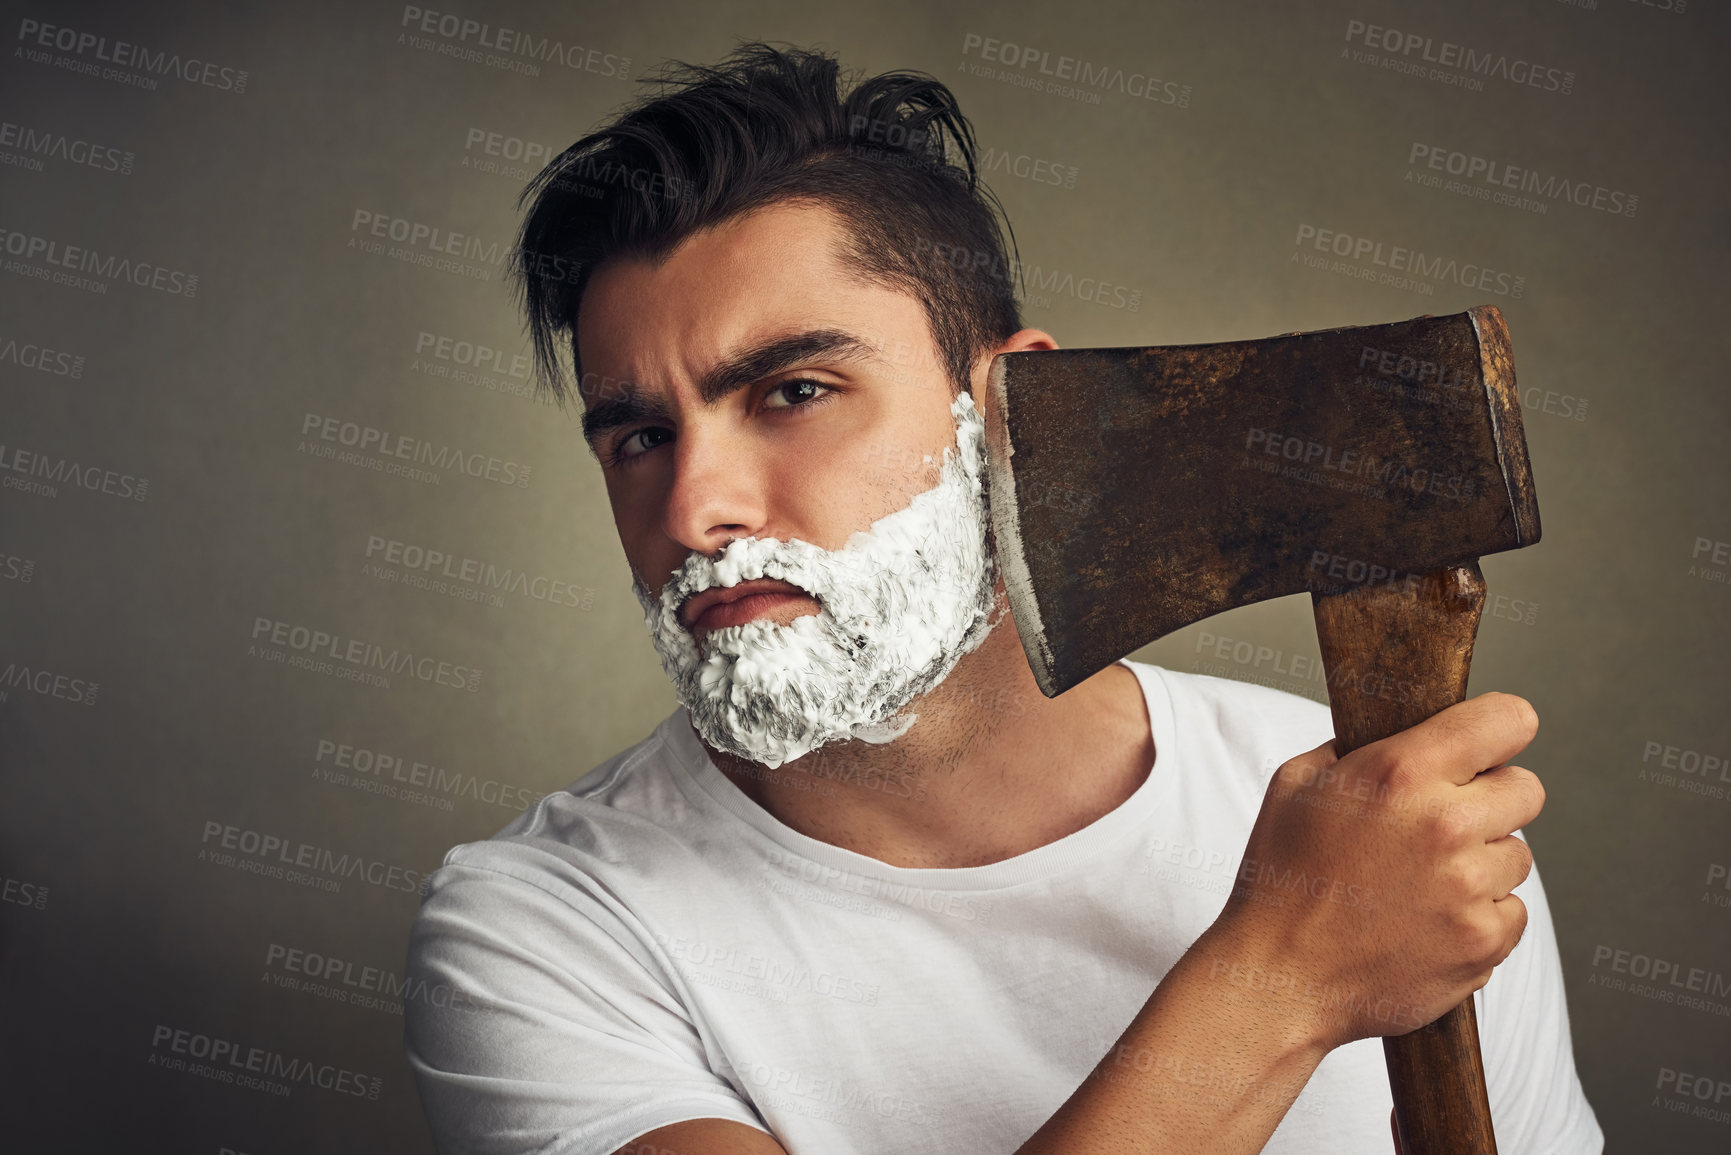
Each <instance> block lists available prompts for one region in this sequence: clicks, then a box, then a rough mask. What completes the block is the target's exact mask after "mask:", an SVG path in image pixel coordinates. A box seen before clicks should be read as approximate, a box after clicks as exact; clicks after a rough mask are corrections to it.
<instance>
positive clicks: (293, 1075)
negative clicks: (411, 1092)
mask: <svg viewBox="0 0 1731 1155" xmlns="http://www.w3.org/2000/svg"><path fill="white" fill-rule="evenodd" d="M188 1059H191V1060H193V1062H192V1063H191V1064H188V1062H187V1060H188ZM149 1063H150V1065H151V1066H153V1067H166V1068H168V1069H169V1070H171V1071H184V1072H185V1073H187V1074H192V1075H202V1076H204V1077H206V1078H210V1079H214V1080H215V1081H217V1082H219V1083H234V1084H236V1085H239V1086H246V1087H250V1088H252V1089H254V1090H260V1091H269V1092H270V1093H272V1094H277V1095H284V1096H286V1095H287V1094H288V1093H289V1092H290V1091H291V1090H292V1089H293V1088H294V1086H295V1085H296V1084H300V1085H303V1086H308V1087H317V1088H319V1089H320V1090H325V1091H331V1092H333V1093H335V1094H338V1095H353V1096H354V1097H355V1098H357V1099H377V1098H378V1097H379V1092H380V1091H381V1090H383V1089H384V1085H385V1081H384V1080H383V1079H381V1078H379V1077H378V1076H377V1075H365V1074H362V1073H361V1072H359V1071H351V1070H349V1069H348V1068H347V1067H341V1066H338V1065H337V1064H335V1063H315V1062H313V1061H312V1060H310V1059H297V1058H294V1057H293V1056H290V1055H285V1054H283V1053H282V1052H280V1051H273V1050H271V1049H269V1048H268V1047H253V1046H248V1045H246V1044H245V1043H238V1042H235V1041H234V1040H232V1039H221V1038H217V1037H215V1036H213V1035H205V1034H200V1033H199V1032H197V1031H191V1030H187V1029H185V1028H182V1027H171V1026H168V1025H166V1024H163V1023H158V1024H157V1025H156V1029H155V1030H154V1031H153V1032H151V1036H150V1059H149ZM261 1080H262V1081H266V1082H268V1083H271V1084H274V1085H273V1086H261V1085H260V1081H261Z"/></svg>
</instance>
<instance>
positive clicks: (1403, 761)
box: [1198, 693, 1545, 1047]
mask: <svg viewBox="0 0 1731 1155" xmlns="http://www.w3.org/2000/svg"><path fill="white" fill-rule="evenodd" d="M1537 730H1538V716H1537V714H1536V713H1535V712H1534V711H1533V708H1532V706H1531V705H1529V704H1528V703H1527V702H1526V701H1525V700H1524V699H1521V698H1517V697H1514V696H1513V695H1509V694H1498V693H1492V694H1481V695H1479V696H1478V697H1475V698H1472V699H1469V700H1468V701H1465V702H1461V703H1459V704H1458V705H1455V706H1451V707H1449V708H1448V709H1446V710H1444V711H1442V712H1441V713H1439V714H1437V715H1436V716H1435V717H1433V718H1430V719H1428V720H1427V721H1425V722H1422V723H1420V724H1419V725H1417V726H1414V727H1412V728H1411V729H1409V730H1404V731H1402V732H1401V733H1399V734H1395V735H1393V736H1392V737H1389V738H1386V739H1384V740H1382V741H1380V742H1375V743H1372V744H1371V745H1368V746H1365V747H1364V748H1362V749H1360V750H1356V751H1354V752H1353V753H1351V754H1349V755H1347V756H1346V757H1345V758H1339V759H1337V758H1336V757H1335V755H1334V746H1333V743H1332V742H1330V743H1328V744H1325V745H1323V746H1319V747H1317V748H1316V749H1315V750H1312V751H1310V752H1309V753H1307V754H1301V755H1299V756H1298V757H1296V758H1294V759H1292V760H1291V761H1289V762H1287V763H1286V764H1284V765H1283V766H1281V767H1280V768H1279V770H1277V771H1276V772H1275V775H1274V778H1273V780H1272V781H1271V782H1270V783H1269V787H1268V792H1267V794H1266V795H1265V796H1264V798H1263V802H1262V810H1261V812H1260V813H1259V814H1258V816H1257V819H1256V825H1255V827H1254V828H1253V829H1252V831H1251V834H1250V840H1249V843H1248V845H1247V846H1246V849H1245V854H1244V860H1243V862H1242V863H1241V864H1240V869H1239V873H1238V882H1237V885H1236V887H1235V888H1234V891H1233V894H1232V897H1231V898H1230V899H1228V901H1227V904H1226V908H1225V910H1224V911H1223V912H1222V913H1221V915H1220V918H1219V919H1218V920H1217V921H1216V922H1215V924H1214V926H1212V927H1210V928H1209V931H1208V933H1207V934H1206V935H1205V936H1204V941H1203V942H1202V943H1199V944H1198V945H1199V946H1202V947H1203V948H1204V949H1205V950H1206V951H1207V952H1208V956H1209V959H1210V965H1209V967H1208V971H1207V973H1208V974H1210V976H1211V977H1212V978H1213V979H1214V981H1215V982H1216V983H1218V984H1220V986H1221V988H1222V989H1223V990H1225V991H1226V992H1229V993H1230V995H1231V996H1232V997H1234V998H1235V999H1239V1000H1246V999H1267V1000H1271V1003H1269V1004H1265V1005H1272V1006H1275V1007H1277V1008H1279V1009H1282V1010H1284V1011H1286V1012H1288V1013H1289V1014H1290V1016H1291V1017H1292V1018H1293V1020H1294V1021H1296V1022H1299V1023H1301V1024H1302V1026H1303V1027H1304V1029H1305V1030H1306V1031H1308V1032H1311V1034H1310V1037H1312V1038H1315V1039H1316V1040H1317V1041H1319V1042H1320V1043H1322V1044H1323V1045H1325V1046H1329V1047H1335V1046H1339V1045H1341V1044H1343V1043H1347V1042H1351V1041H1352V1040H1354V1039H1360V1038H1368V1037H1371V1036H1377V1035H1401V1034H1405V1033H1406V1032H1408V1031H1411V1030H1415V1029H1417V1028H1418V1027H1421V1026H1424V1025H1425V1024H1427V1023H1429V1022H1432V1021H1434V1020H1435V1019H1436V1018H1438V1017H1439V1016H1441V1015H1442V1014H1443V1013H1444V1012H1446V1011H1447V1010H1449V1009H1450V1008H1452V1007H1454V1006H1456V1005H1457V1004H1459V1003H1460V1002H1462V1001H1463V1000H1464V999H1466V998H1467V997H1468V996H1469V995H1470V994H1471V993H1472V992H1473V991H1475V990H1477V989H1479V988H1480V987H1482V986H1484V985H1485V983H1486V982H1487V981H1488V980H1489V978H1490V974H1491V969H1492V968H1493V967H1495V966H1496V965H1497V964H1498V963H1500V962H1502V960H1503V959H1505V958H1507V957H1508V954H1509V952H1510V951H1512V950H1513V949H1514V947H1515V944H1516V943H1517V942H1518V941H1519V940H1520V937H1521V934H1522V932H1523V931H1524V930H1525V929H1526V922H1527V911H1526V907H1525V905H1523V904H1522V902H1521V900H1520V899H1519V898H1516V897H1515V896H1514V895H1512V894H1511V893H1510V891H1511V890H1513V889H1514V888H1515V887H1516V886H1518V885H1519V884H1520V883H1521V882H1522V880H1524V879H1525V878H1526V877H1527V874H1528V873H1529V872H1530V871H1531V870H1532V861H1533V860H1532V852H1531V851H1530V850H1528V849H1527V846H1526V843H1524V842H1523V841H1521V840H1520V839H1519V838H1516V837H1514V836H1513V833H1512V832H1513V831H1515V830H1517V829H1519V828H1521V827H1522V826H1524V825H1526V824H1527V823H1529V822H1531V821H1532V820H1533V818H1535V817H1536V816H1537V815H1538V813H1539V810H1540V808H1541V807H1542V806H1543V805H1544V799H1545V792H1544V787H1543V786H1541V785H1540V784H1539V780H1538V778H1537V777H1536V776H1535V775H1534V774H1532V773H1531V772H1530V771H1528V770H1524V769H1521V768H1520V767H1518V766H1509V765H1505V764H1504V762H1505V761H1506V759H1508V758H1511V757H1513V756H1514V755H1515V754H1517V753H1519V752H1520V751H1521V750H1522V749H1524V748H1525V747H1526V745H1527V744H1528V743H1529V742H1531V741H1532V738H1533V735H1534V734H1535V733H1536V732H1537ZM1487 767H1489V768H1490V769H1487Z"/></svg>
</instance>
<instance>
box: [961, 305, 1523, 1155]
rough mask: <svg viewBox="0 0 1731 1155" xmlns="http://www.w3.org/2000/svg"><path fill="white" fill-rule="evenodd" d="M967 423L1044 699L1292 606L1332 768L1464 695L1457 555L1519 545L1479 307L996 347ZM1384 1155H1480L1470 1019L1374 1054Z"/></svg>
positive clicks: (1517, 429)
mask: <svg viewBox="0 0 1731 1155" xmlns="http://www.w3.org/2000/svg"><path fill="white" fill-rule="evenodd" d="M990 388H991V389H992V392H993V399H994V401H995V406H994V409H993V412H992V414H991V417H990V419H989V421H988V424H987V431H986V436H987V459H988V470H989V473H988V476H989V486H990V500H991V510H992V530H993V533H994V534H995V536H996V543H997V556H998V559H999V562H1000V564H1001V566H1002V567H1003V575H1004V584H1005V587H1006V589H1007V590H1008V592H1009V599H1010V607H1011V613H1012V615H1013V616H1014V618H1015V621H1016V629H1017V631H1018V633H1019V634H1020V635H1021V639H1022V648H1023V650H1024V651H1025V652H1026V653H1027V655H1028V662H1029V665H1031V666H1032V667H1033V671H1034V677H1035V678H1036V679H1037V680H1038V682H1039V684H1040V689H1041V690H1042V691H1043V692H1044V693H1045V694H1046V695H1047V696H1048V697H1052V696H1054V695H1057V694H1061V693H1063V692H1064V691H1065V690H1067V689H1069V688H1070V687H1071V686H1074V685H1076V684H1077V683H1078V682H1081V681H1082V680H1083V679H1085V678H1087V677H1089V676H1090V675H1092V674H1094V673H1096V672H1097V671H1099V670H1102V669H1104V668H1105V667H1107V666H1109V665H1111V664H1112V663H1113V662H1116V661H1117V660H1118V659H1119V658H1122V657H1123V656H1125V655H1126V654H1129V653H1131V652H1132V651H1134V650H1136V649H1138V648H1140V647H1141V646H1144V645H1146V644H1148V643H1149V642H1152V641H1154V640H1156V639H1158V638H1160V637H1163V636H1165V635H1166V634H1169V633H1171V632H1172V631H1173V630H1177V629H1179V628H1181V627H1183V626H1187V625H1190V624H1191V623H1193V622H1197V621H1200V620H1202V619H1203V618H1206V617H1209V616H1210V615H1212V614H1217V613H1219V612H1220V611H1222V610H1228V609H1231V608H1233V607H1234V606H1242V605H1248V604H1250V603H1252V602H1259V601H1262V600H1264V599H1266V598H1274V597H1280V596H1282V595H1285V594H1293V593H1301V592H1306V591H1308V592H1309V593H1310V594H1311V598H1312V602H1313V608H1314V610H1315V615H1316V628H1317V634H1318V637H1319V641H1320V643H1321V650H1322V660H1323V668H1324V671H1325V673H1326V676H1327V679H1328V689H1329V702H1330V708H1331V710H1332V712H1333V715H1334V728H1335V746H1336V749H1337V751H1338V752H1339V754H1340V755H1342V756H1344V755H1346V754H1347V753H1348V752H1349V751H1351V750H1355V749H1357V748H1358V747H1360V746H1364V745H1366V744H1368V743H1371V742H1375V741H1378V740H1380V739H1382V738H1385V737H1388V736H1389V735H1391V734H1394V733H1396V732H1397V731H1400V730H1403V729H1406V728H1407V727H1409V726H1413V725H1416V724H1417V723H1419V722H1421V721H1423V720H1424V719H1426V718H1428V717H1430V716H1431V715H1432V714H1435V713H1437V712H1438V711H1440V710H1442V709H1444V708H1446V707H1448V706H1450V705H1453V704H1454V703H1456V702H1459V701H1460V700H1462V698H1464V697H1465V695H1466V684H1467V667H1468V664H1469V663H1470V662H1471V660H1472V650H1473V639H1474V637H1475V635H1476V634H1477V632H1478V622H1479V615H1480V612H1481V611H1482V609H1483V607H1484V598H1485V584H1484V579H1483V577H1482V576H1481V575H1480V573H1479V567H1478V558H1480V557H1482V556H1483V555H1485V554H1488V553H1497V552H1499V551H1501V550H1509V549H1517V548H1519V547H1521V546H1526V545H1531V544H1533V543H1534V542H1536V541H1538V540H1539V510H1538V504H1537V501H1536V499H1535V497H1534V495H1533V480H1532V472H1531V468H1530V466H1529V463H1528V460H1527V446H1526V438H1525V435H1524V433H1523V431H1522V427H1521V408H1520V401H1519V398H1518V396H1517V394H1516V392H1515V375H1514V363H1513V360H1512V356H1511V353H1510V349H1509V336H1508V329H1507V327H1506V326H1505V325H1504V323H1503V318H1502V314H1501V313H1500V312H1498V311H1497V310H1496V309H1495V308H1494V307H1491V306H1480V307H1478V308H1475V309H1471V310H1468V311H1467V312H1464V313H1456V314H1453V315H1451V316H1446V317H1430V316H1426V317H1419V318H1417V319H1415V320H1411V321H1402V322H1399V323H1396V324H1390V325H1369V326H1363V327H1358V328H1343V329H1328V330H1323V331H1320V332H1315V333H1292V334H1288V335H1286V336H1282V337H1269V338H1267V339H1264V340H1259V341H1230V342H1224V343H1221V344H1212V345H1166V346H1155V347H1152V348H1127V349H1062V350H1050V351H1041V352H1021V353H1006V354H1002V355H1000V356H999V357H997V358H996V359H995V360H994V361H993V364H992V372H991V378H990ZM1383 1048H1384V1051H1385V1053H1386V1057H1387V1059H1388V1070H1389V1082H1390V1084H1391V1086H1392V1088H1393V1091H1394V1102H1395V1116H1396V1121H1397V1124H1396V1125H1397V1128H1398V1131H1399V1135H1400V1141H1401V1143H1402V1145H1403V1148H1404V1150H1405V1152H1406V1155H1444V1153H1445V1152H1446V1153H1448V1155H1462V1153H1470V1155H1495V1152H1496V1139H1495V1137H1494V1136H1493V1134H1492V1131H1491V1116H1490V1103H1489V1099H1488V1097H1487V1095H1486V1092H1485V1077H1484V1067H1483V1064H1482V1062H1481V1060H1480V1056H1479V1044H1478V1025H1477V1022H1476V1020H1475V1018H1474V1016H1473V1002H1472V999H1471V998H1468V999H1467V1000H1466V1001H1465V1002H1463V1003H1461V1005H1460V1006H1458V1007H1456V1008H1454V1009H1453V1010H1451V1011H1449V1012H1448V1013H1447V1014H1445V1015H1443V1016H1442V1018H1440V1019H1438V1020H1437V1021H1436V1022H1434V1023H1432V1024H1431V1025H1429V1026H1427V1027H1423V1028H1421V1029H1419V1030H1417V1031H1413V1032H1412V1033H1410V1034H1406V1035H1401V1036H1399V1037H1393V1038H1385V1039H1384V1040H1383Z"/></svg>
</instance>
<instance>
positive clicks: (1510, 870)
mask: <svg viewBox="0 0 1731 1155" xmlns="http://www.w3.org/2000/svg"><path fill="white" fill-rule="evenodd" d="M1485 850H1486V852H1487V853H1493V854H1495V855H1496V859H1495V865H1494V866H1493V867H1492V868H1491V876H1490V878H1491V895H1492V901H1494V902H1501V901H1502V900H1503V899H1505V898H1507V897H1509V894H1510V892H1511V891H1513V890H1514V889H1515V887H1517V886H1519V885H1520V884H1521V883H1523V882H1525V881H1526V880H1527V876H1528V875H1530V874H1531V873H1532V872H1533V852H1532V849H1531V848H1530V847H1528V846H1527V844H1526V843H1525V842H1523V841H1522V840H1521V839H1519V838H1516V837H1515V836H1514V835H1512V834H1510V835H1506V836H1504V837H1502V838H1499V839H1496V840H1495V841H1494V842H1491V843H1490V844H1488V845H1487V846H1486V847H1485Z"/></svg>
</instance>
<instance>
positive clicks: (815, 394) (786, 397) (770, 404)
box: [763, 377, 834, 409]
mask: <svg viewBox="0 0 1731 1155" xmlns="http://www.w3.org/2000/svg"><path fill="white" fill-rule="evenodd" d="M832 392H834V390H833V389H831V388H830V387H829V386H828V385H824V384H822V383H820V382H817V381H812V380H809V379H808V378H804V377H800V378H796V379H795V380H792V381H783V382H782V383H781V384H780V385H777V386H775V387H774V388H773V389H771V390H770V391H769V392H768V393H765V394H764V395H763V404H764V407H765V408H767V409H792V408H795V407H796V406H800V405H810V404H811V403H812V402H813V401H817V400H819V399H820V398H822V397H824V396H825V395H826V394H829V393H832ZM777 397H780V398H782V399H783V402H784V403H777V402H776V400H775V399H776V398H777Z"/></svg>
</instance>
